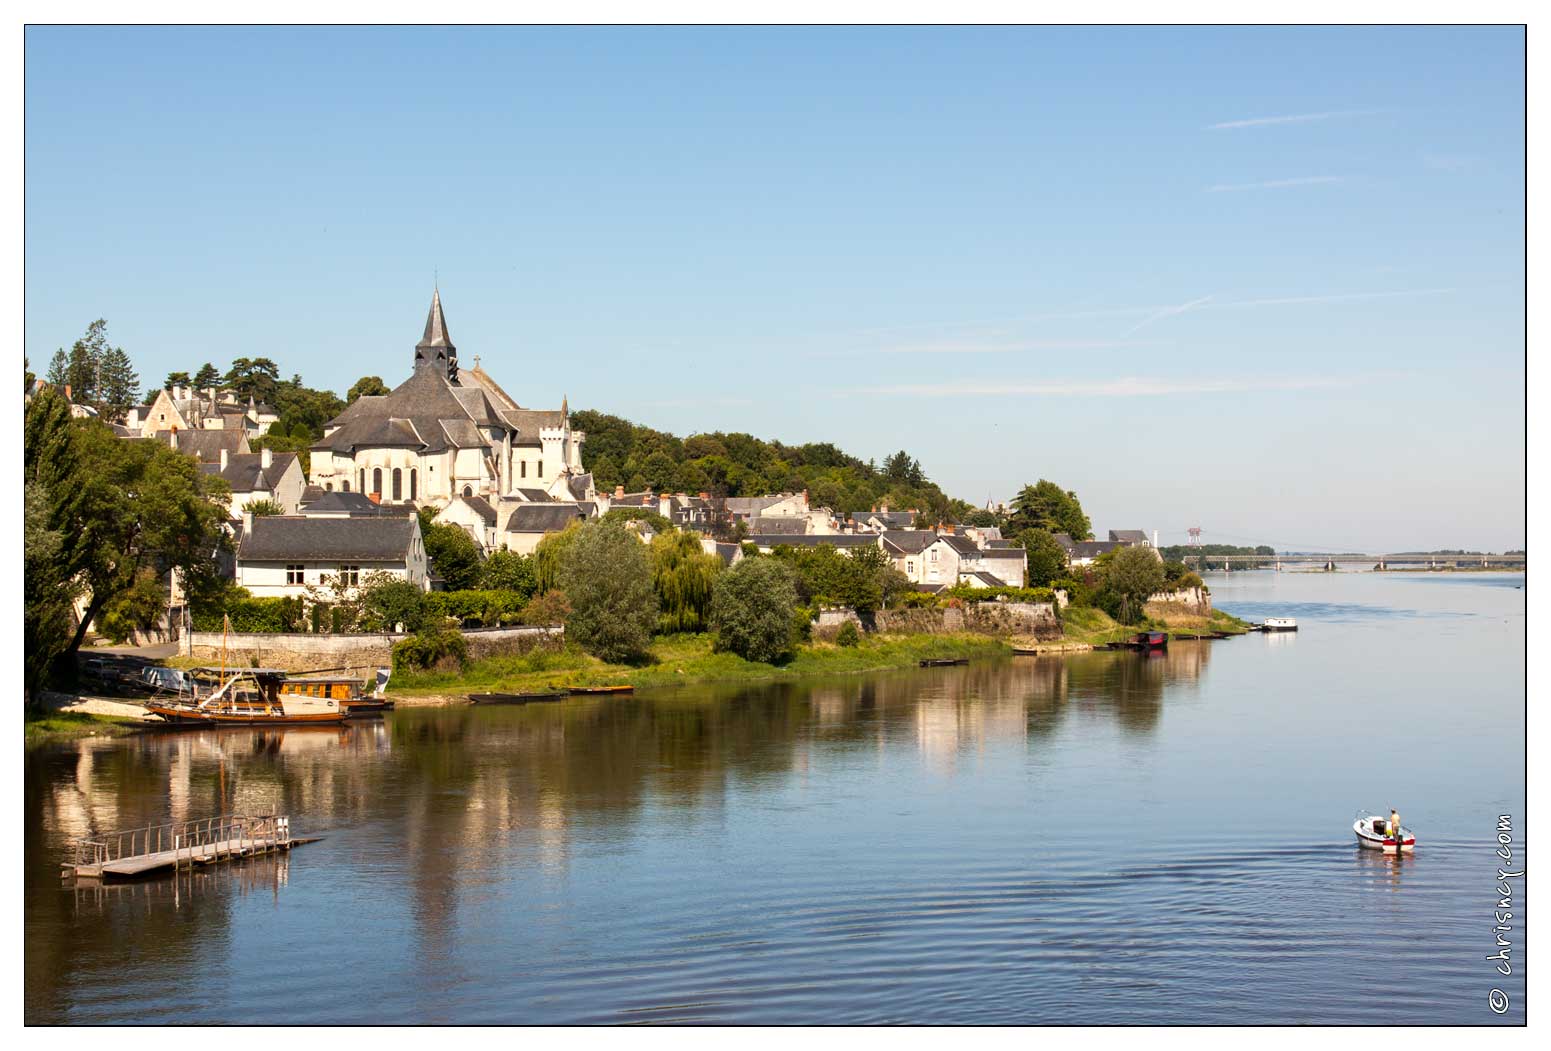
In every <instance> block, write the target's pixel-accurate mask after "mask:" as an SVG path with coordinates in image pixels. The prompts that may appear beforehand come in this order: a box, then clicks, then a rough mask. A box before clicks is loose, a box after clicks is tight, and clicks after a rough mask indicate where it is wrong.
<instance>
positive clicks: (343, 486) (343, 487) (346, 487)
mask: <svg viewBox="0 0 1551 1051" xmlns="http://www.w3.org/2000/svg"><path fill="white" fill-rule="evenodd" d="M339 490H340V492H343V493H348V492H349V491H350V483H349V482H340V483H339Z"/></svg>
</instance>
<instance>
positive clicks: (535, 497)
mask: <svg viewBox="0 0 1551 1051" xmlns="http://www.w3.org/2000/svg"><path fill="white" fill-rule="evenodd" d="M512 492H514V493H521V494H522V495H523V497H524V498H525V499H526V500H527V501H528V503H530V504H552V503H554V502H555V498H554V497H552V496H550V495H549V494H548V493H547V492H545V491H544V490H543V489H524V488H521V487H520V486H519V487H518V488H516V489H513V490H512Z"/></svg>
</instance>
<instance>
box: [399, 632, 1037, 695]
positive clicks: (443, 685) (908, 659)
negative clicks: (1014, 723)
mask: <svg viewBox="0 0 1551 1051" xmlns="http://www.w3.org/2000/svg"><path fill="white" fill-rule="evenodd" d="M1010 652H1011V647H1009V646H1008V644H1007V643H1006V642H1005V641H1004V640H1002V639H995V638H988V637H986V636H984V635H967V634H963V635H903V636H889V635H884V636H864V637H863V638H862V640H861V642H860V644H859V645H856V646H836V645H833V644H831V643H822V642H814V643H804V644H802V645H801V646H799V647H798V648H797V651H796V653H795V654H793V656H792V657H791V658H790V659H788V660H787V661H784V662H783V663H781V664H764V663H761V662H759V661H746V660H744V659H743V658H742V657H739V656H737V655H736V654H732V653H717V652H715V651H714V649H713V647H712V640H711V636H709V635H665V636H661V637H659V638H656V639H654V640H653V641H652V647H651V655H650V657H649V658H648V660H646V661H644V662H642V663H641V664H638V665H630V664H609V663H606V662H604V661H600V660H598V659H597V658H596V657H590V656H588V655H587V654H585V653H583V652H581V651H580V650H578V649H576V648H575V647H568V648H567V649H564V650H535V651H533V652H531V653H527V654H524V655H522V656H519V657H490V658H486V659H484V660H477V661H471V662H469V664H468V665H466V666H465V667H464V668H463V670H462V671H461V672H440V671H422V672H417V671H400V672H395V673H394V676H393V684H392V686H391V687H390V689H389V692H390V693H393V694H401V695H404V696H415V695H426V694H459V693H480V692H486V691H490V692H497V693H523V692H540V691H544V690H551V689H563V688H565V687H568V686H603V685H623V684H629V685H631V686H634V687H636V688H637V689H646V688H649V687H653V686H674V685H681V684H684V683H693V682H754V681H759V680H767V679H802V678H810V677H814V676H821V675H847V674H854V673H857V672H865V671H876V670H879V669H884V668H905V667H911V666H913V665H915V664H917V663H919V662H920V661H923V660H940V659H943V658H971V659H973V658H978V657H995V656H1005V655H1006V654H1008V653H1010Z"/></svg>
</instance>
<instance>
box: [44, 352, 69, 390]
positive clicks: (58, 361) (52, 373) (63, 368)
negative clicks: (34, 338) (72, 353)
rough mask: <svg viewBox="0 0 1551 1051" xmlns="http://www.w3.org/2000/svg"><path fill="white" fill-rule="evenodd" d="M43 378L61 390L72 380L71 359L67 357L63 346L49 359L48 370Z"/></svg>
mask: <svg viewBox="0 0 1551 1051" xmlns="http://www.w3.org/2000/svg"><path fill="white" fill-rule="evenodd" d="M43 380H44V382H45V383H47V384H48V385H49V386H51V387H57V388H59V389H61V390H62V389H64V386H65V384H67V383H69V382H70V359H69V358H67V357H65V351H64V348H63V347H61V348H60V349H59V350H56V351H54V356H53V357H52V358H50V359H49V363H48V372H46V373H45V374H44V376H43Z"/></svg>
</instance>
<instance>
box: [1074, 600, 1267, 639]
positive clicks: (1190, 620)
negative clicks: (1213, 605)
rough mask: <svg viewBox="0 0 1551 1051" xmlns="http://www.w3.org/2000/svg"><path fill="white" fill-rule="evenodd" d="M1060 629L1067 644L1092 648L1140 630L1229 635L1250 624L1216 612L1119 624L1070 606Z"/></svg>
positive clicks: (1098, 611)
mask: <svg viewBox="0 0 1551 1051" xmlns="http://www.w3.org/2000/svg"><path fill="white" fill-rule="evenodd" d="M1061 628H1062V630H1063V631H1064V632H1065V633H1066V639H1067V641H1068V642H1085V643H1087V644H1088V645H1090V646H1102V645H1104V644H1105V643H1106V642H1119V641H1121V640H1122V639H1127V638H1130V637H1131V636H1132V635H1135V634H1136V633H1137V632H1138V631H1143V630H1147V631H1167V632H1168V633H1169V634H1171V635H1209V634H1212V633H1213V632H1226V633H1227V634H1229V635H1242V634H1244V633H1245V632H1247V631H1248V630H1249V625H1248V624H1247V623H1245V622H1244V621H1242V620H1240V619H1239V618H1238V617H1235V616H1233V615H1232V614H1231V613H1224V612H1223V611H1222V610H1220V609H1214V610H1212V612H1211V615H1210V616H1206V617H1202V616H1197V615H1194V614H1188V613H1176V612H1164V613H1162V614H1161V615H1158V616H1153V617H1147V618H1146V619H1145V620H1144V621H1143V622H1142V623H1141V624H1132V625H1125V624H1120V623H1117V622H1116V621H1115V620H1114V619H1113V618H1112V617H1110V615H1109V614H1107V613H1105V612H1104V611H1103V610H1101V609H1094V608H1092V607H1091V606H1084V607H1081V608H1079V607H1076V606H1068V607H1067V608H1066V609H1064V610H1063V611H1062V612H1061Z"/></svg>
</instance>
